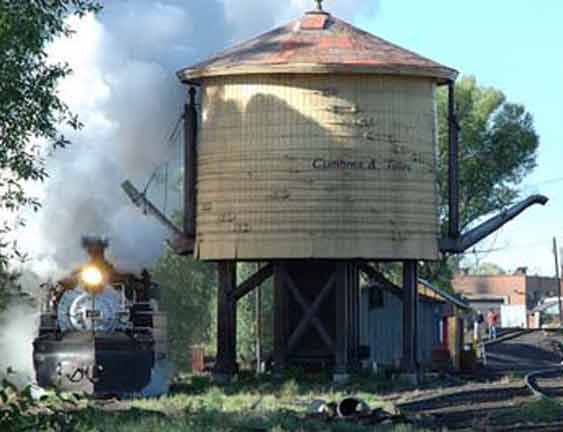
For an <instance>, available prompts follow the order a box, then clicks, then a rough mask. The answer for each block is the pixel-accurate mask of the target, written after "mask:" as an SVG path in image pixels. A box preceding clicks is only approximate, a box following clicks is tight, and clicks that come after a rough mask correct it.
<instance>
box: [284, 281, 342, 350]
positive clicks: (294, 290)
mask: <svg viewBox="0 0 563 432" xmlns="http://www.w3.org/2000/svg"><path fill="white" fill-rule="evenodd" d="M286 283H287V287H288V288H289V291H291V293H292V294H293V296H294V297H295V300H297V303H299V306H301V308H302V309H303V311H304V312H305V313H307V312H308V311H309V309H310V307H309V305H308V304H307V301H306V300H305V298H304V297H303V296H302V295H301V293H300V292H299V290H298V289H297V288H296V286H295V284H294V283H293V281H292V280H291V277H290V276H289V274H286ZM310 319H311V322H312V324H313V326H314V327H315V329H316V330H317V332H318V333H319V336H320V337H321V339H322V340H323V342H324V343H325V344H326V346H327V347H329V348H330V349H331V350H333V351H334V341H333V340H332V339H331V337H330V336H329V335H328V333H327V332H326V330H325V328H324V326H323V323H322V322H321V321H320V320H319V318H317V316H316V315H314V314H313V315H312V316H311V318H310Z"/></svg>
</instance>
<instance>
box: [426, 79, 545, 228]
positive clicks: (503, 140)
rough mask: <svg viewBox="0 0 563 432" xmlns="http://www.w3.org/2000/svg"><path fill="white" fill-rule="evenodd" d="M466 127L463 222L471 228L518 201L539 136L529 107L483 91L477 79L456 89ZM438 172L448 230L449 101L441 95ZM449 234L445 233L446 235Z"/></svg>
mask: <svg viewBox="0 0 563 432" xmlns="http://www.w3.org/2000/svg"><path fill="white" fill-rule="evenodd" d="M455 91H456V110H457V113H458V122H459V125H460V127H461V131H460V135H459V152H460V153H459V157H460V164H459V165H460V220H461V227H462V229H463V228H467V227H468V226H469V225H470V224H471V223H472V222H474V221H475V220H477V219H478V218H480V217H482V216H485V215H487V214H489V213H491V212H494V211H497V210H500V209H502V208H504V207H506V206H508V205H510V204H512V203H513V202H514V200H515V199H516V198H517V197H518V194H519V192H518V185H519V184H520V183H521V182H522V180H523V179H524V178H525V177H526V175H527V174H529V173H530V171H531V170H532V169H533V168H534V167H535V166H536V155H537V149H538V145H539V137H538V135H537V134H536V132H535V130H534V124H533V119H532V116H531V114H530V113H528V112H527V111H526V108H525V107H524V106H522V105H519V104H514V103H510V102H507V101H506V97H505V95H504V94H503V93H502V92H501V91H500V90H498V89H495V88H487V87H481V86H479V85H478V84H477V81H476V79H475V78H474V77H464V78H463V79H461V80H459V81H458V82H457V83H456V86H455ZM437 99H438V121H439V137H438V149H439V151H438V156H439V157H438V169H439V182H438V186H439V191H440V196H441V201H442V211H441V221H442V225H443V226H444V227H445V223H446V222H447V221H446V216H447V206H446V204H447V194H448V184H447V176H448V170H447V167H448V120H447V117H448V96H447V90H446V89H445V88H444V89H441V90H440V91H439V92H438V96H437ZM443 231H444V230H443Z"/></svg>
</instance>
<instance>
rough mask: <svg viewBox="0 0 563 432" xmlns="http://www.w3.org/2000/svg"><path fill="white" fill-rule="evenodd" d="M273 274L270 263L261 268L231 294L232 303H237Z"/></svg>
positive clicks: (272, 267)
mask: <svg viewBox="0 0 563 432" xmlns="http://www.w3.org/2000/svg"><path fill="white" fill-rule="evenodd" d="M273 274H274V266H273V264H272V263H269V264H267V265H266V266H264V267H262V268H261V269H260V270H258V271H257V272H256V273H254V274H253V275H252V276H250V277H249V278H248V279H246V280H245V281H244V282H242V283H241V284H240V285H239V286H238V287H237V288H236V289H235V290H234V291H233V292H232V293H231V296H232V297H233V299H234V301H239V300H240V299H241V298H243V297H244V296H245V295H247V294H248V293H250V292H252V291H253V290H254V289H255V288H256V287H257V286H259V285H260V284H262V283H263V282H264V281H265V280H267V279H269V278H270V277H271V276H272V275H273Z"/></svg>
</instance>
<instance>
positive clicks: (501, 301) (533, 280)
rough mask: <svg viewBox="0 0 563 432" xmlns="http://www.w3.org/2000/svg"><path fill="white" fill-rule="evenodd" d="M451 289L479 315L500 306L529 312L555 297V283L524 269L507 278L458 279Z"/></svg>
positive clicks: (506, 276) (476, 277)
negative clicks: (547, 298)
mask: <svg viewBox="0 0 563 432" xmlns="http://www.w3.org/2000/svg"><path fill="white" fill-rule="evenodd" d="M452 285H453V288H454V291H455V292H456V293H458V294H462V295H463V296H464V297H466V298H467V299H468V300H469V301H470V304H471V305H472V307H474V308H475V309H478V310H481V311H482V312H483V311H486V310H487V309H490V308H494V309H497V308H500V306H501V305H524V306H526V308H527V309H528V310H530V309H532V308H533V307H534V306H536V305H537V304H538V302H539V301H540V300H541V299H544V298H546V297H553V296H557V279H555V278H552V277H543V276H530V275H528V274H526V269H525V268H522V269H518V270H517V271H516V272H515V273H514V274H510V275H491V276H468V275H458V276H456V277H455V278H454V279H453V281H452Z"/></svg>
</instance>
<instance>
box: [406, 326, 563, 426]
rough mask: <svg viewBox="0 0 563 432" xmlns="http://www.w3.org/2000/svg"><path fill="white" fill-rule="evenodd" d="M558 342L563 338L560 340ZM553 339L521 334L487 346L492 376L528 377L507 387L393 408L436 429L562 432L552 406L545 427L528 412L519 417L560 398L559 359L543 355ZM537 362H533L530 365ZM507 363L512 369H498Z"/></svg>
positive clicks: (562, 371) (473, 388)
mask: <svg viewBox="0 0 563 432" xmlns="http://www.w3.org/2000/svg"><path fill="white" fill-rule="evenodd" d="M557 337H559V338H563V335H561V334H560V335H559V336H557ZM552 339H553V333H551V334H549V336H545V335H543V336H542V332H537V331H536V332H526V331H524V332H514V333H513V334H511V335H510V336H509V335H507V337H506V338H505V339H504V340H501V341H498V342H495V343H494V344H491V351H492V352H493V353H494V355H496V359H497V360H496V361H497V364H496V365H495V366H497V368H496V369H495V370H496V371H499V370H501V367H504V368H506V371H509V372H511V371H514V370H525V371H526V372H528V374H527V375H526V377H525V379H524V380H519V381H518V382H515V383H512V384H499V383H497V384H492V385H491V384H484V385H478V384H477V385H470V386H466V387H465V388H461V389H458V390H455V391H448V390H444V391H443V393H441V394H438V395H435V396H432V397H426V398H424V399H415V400H412V401H407V402H404V403H400V404H398V405H397V408H398V409H399V411H400V412H401V413H403V414H405V415H415V416H421V417H423V418H425V421H427V422H429V425H432V426H431V427H433V428H434V427H435V428H437V429H440V428H442V429H444V428H445V429H447V430H475V431H479V430H483V431H485V430H487V431H499V432H500V431H540V430H541V431H563V409H562V410H561V414H560V415H559V413H558V412H557V404H556V403H555V404H553V405H552V406H554V407H555V412H551V413H550V415H549V420H550V423H545V421H546V419H547V418H546V417H542V415H539V416H538V415H537V414H536V415H535V416H527V414H523V413H525V412H529V411H523V409H524V408H525V407H528V406H530V404H532V403H534V402H538V400H540V399H545V398H548V399H549V398H561V397H563V366H562V365H560V364H559V362H560V361H561V360H560V358H561V357H560V356H558V355H556V354H557V353H556V352H550V351H549V349H545V347H546V343H548V342H549V343H550V342H551V341H552ZM503 344H504V345H503ZM493 347H494V348H493ZM493 350H494V351H493ZM542 350H543V351H542ZM526 354H528V356H526ZM538 354H539V356H538ZM536 356H538V358H537V361H534V359H535V358H536ZM512 359H514V360H512ZM506 360H512V361H513V363H510V362H506V364H503V362H505V361H506ZM519 361H520V363H518V362H519ZM534 366H535V367H536V368H538V367H540V368H542V369H541V370H535V371H534V370H532V369H531V368H533V367H534ZM546 366H550V367H546ZM548 399H546V400H548ZM550 400H552V401H553V399H550ZM530 420H533V421H530ZM538 421H542V423H538Z"/></svg>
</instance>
